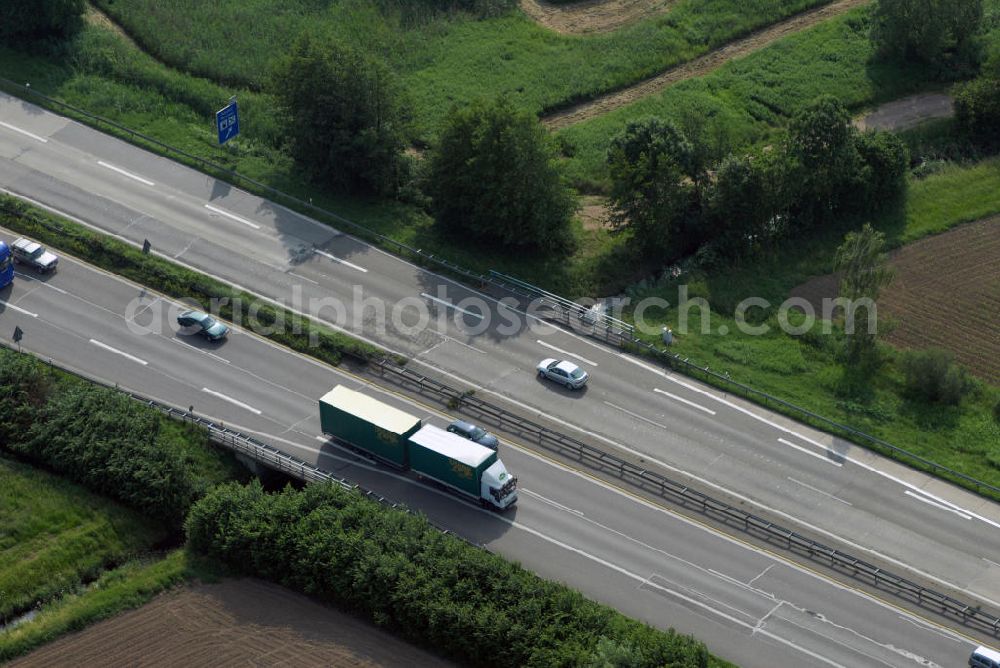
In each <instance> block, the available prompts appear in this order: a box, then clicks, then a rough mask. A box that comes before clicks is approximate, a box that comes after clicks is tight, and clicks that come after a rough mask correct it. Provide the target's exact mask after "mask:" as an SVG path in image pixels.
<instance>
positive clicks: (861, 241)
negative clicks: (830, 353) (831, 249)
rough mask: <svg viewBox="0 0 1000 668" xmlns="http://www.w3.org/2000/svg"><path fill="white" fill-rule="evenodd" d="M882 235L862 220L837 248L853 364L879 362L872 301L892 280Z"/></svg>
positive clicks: (873, 301)
mask: <svg viewBox="0 0 1000 668" xmlns="http://www.w3.org/2000/svg"><path fill="white" fill-rule="evenodd" d="M884 248H885V235H884V234H882V233H881V232H878V231H876V230H875V229H873V228H872V226H871V225H870V224H867V223H866V224H865V226H864V227H863V228H861V230H860V231H858V232H850V233H848V234H847V236H846V237H844V243H843V244H841V245H840V247H839V248H838V249H837V255H836V259H835V266H836V268H837V270H838V271H840V272H842V274H841V279H840V296H841V297H845V298H847V299H848V300H850V302H851V305H850V306H849V307H848V309H847V314H846V322H845V329H846V331H847V337H846V339H847V350H846V351H845V352H846V353H847V355H846V357H847V362H848V364H850V365H854V366H859V365H860V366H864V367H869V366H875V365H876V364H877V362H878V349H877V347H876V343H877V341H878V334H879V328H878V320H877V313H878V312H877V310H876V306H875V302H876V301H877V300H878V297H879V294H880V293H881V291H882V288H884V287H885V286H887V285H889V283H890V282H891V281H892V269H890V268H889V267H888V266H887V264H886V263H887V257H886V254H885V252H884Z"/></svg>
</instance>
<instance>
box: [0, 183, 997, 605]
mask: <svg viewBox="0 0 1000 668" xmlns="http://www.w3.org/2000/svg"><path fill="white" fill-rule="evenodd" d="M0 190H2V191H4V192H7V193H9V194H18V196H20V197H22V198H23V199H25V200H27V201H30V202H32V203H33V204H35V205H37V206H39V207H41V208H43V209H45V210H48V211H52V212H54V213H57V214H59V215H62V216H64V217H66V218H68V219H70V220H73V221H75V222H77V223H79V224H81V225H84V226H85V227H87V228H89V229H93V230H96V231H98V232H101V233H102V234H107V235H109V236H112V237H114V238H117V239H119V240H121V241H123V242H124V243H127V244H129V245H131V246H134V247H138V246H139V244H138V243H137V242H136V241H134V240H132V239H128V238H127V237H124V236H122V235H120V234H116V233H113V232H111V233H109V232H108V231H107V230H104V229H103V228H100V227H98V226H96V225H93V224H91V223H89V222H87V221H84V220H82V219H80V218H78V217H76V216H74V215H72V214H70V213H67V212H64V211H62V210H60V209H58V208H56V207H52V206H49V205H47V204H45V203H43V202H39V201H38V200H35V199H33V198H31V197H27V196H24V195H21V194H19V193H14V192H12V191H10V190H9V189H6V188H0ZM369 247H370V248H371V249H372V250H374V251H376V252H379V253H382V254H383V255H386V256H387V257H390V258H392V259H394V260H397V261H402V262H403V263H404V264H408V265H410V266H412V267H413V268H415V269H417V270H419V271H421V272H426V273H429V274H431V275H434V276H438V275H437V274H434V273H433V272H427V271H426V270H425V269H423V268H421V267H418V266H417V265H415V264H413V263H410V262H406V261H405V260H401V259H400V258H398V257H396V256H393V255H391V254H389V253H386V252H385V251H382V250H381V249H379V248H377V247H371V246H369ZM153 252H154V254H157V255H159V256H161V257H169V256H167V255H165V254H163V253H159V252H157V251H156V250H154V251H153ZM178 264H180V265H181V266H184V267H186V268H188V269H191V270H194V271H200V272H201V273H203V274H206V275H208V276H211V277H212V278H216V279H218V280H223V281H226V282H229V283H230V284H232V285H233V286H234V287H235V288H237V289H241V290H244V291H246V292H248V293H250V294H253V295H255V296H257V297H258V298H260V299H262V300H264V301H266V302H268V303H271V304H274V305H278V306H283V305H282V304H280V303H279V302H278V301H276V300H275V299H273V298H271V297H268V296H266V295H263V294H261V293H259V292H257V291H255V290H251V289H248V288H245V287H243V286H240V285H239V284H237V283H234V282H232V281H228V280H227V279H223V278H221V277H219V276H216V275H213V274H211V273H208V272H205V271H203V270H202V269H199V268H197V267H194V266H192V265H190V264H187V263H184V262H178ZM98 271H101V270H98ZM101 273H104V274H105V275H107V276H109V277H112V278H114V279H115V280H119V281H122V282H124V283H125V284H130V285H134V286H136V287H141V286H138V285H137V284H134V283H131V282H129V281H125V280H123V279H122V278H121V277H120V276H116V275H114V274H111V273H110V272H106V271H101ZM438 277H439V278H441V280H444V281H447V282H450V283H452V284H455V285H458V286H459V287H462V288H463V289H468V288H467V287H466V286H461V285H460V284H458V283H456V282H455V281H453V280H451V279H447V278H444V277H440V276H438ZM480 294H481V293H480ZM486 298H487V299H490V300H492V301H494V302H496V301H497V300H496V299H494V298H492V297H486ZM284 307H285V308H287V306H286V305H284ZM508 308H511V307H508ZM18 310H20V309H18ZM290 310H292V311H293V312H296V313H298V314H299V315H303V316H306V315H307V314H304V313H302V312H301V311H297V310H295V309H290ZM512 310H517V309H513V308H512ZM522 313H523V311H522ZM31 315H32V317H37V316H36V315H35V314H31ZM526 315H527V316H528V317H529V319H532V320H536V321H538V322H539V323H545V321H544V320H542V319H541V318H538V317H536V316H531V315H530V314H526ZM324 324H327V325H329V326H332V327H333V328H334V329H336V330H337V331H342V332H345V333H349V334H351V335H353V336H355V337H357V338H360V339H362V340H364V341H366V342H368V343H371V344H373V345H381V344H379V343H377V342H375V341H372V340H371V339H368V338H367V337H365V336H363V335H359V334H358V333H355V332H351V331H350V330H346V329H345V328H343V327H338V326H336V325H335V324H333V323H328V322H327V323H324ZM545 324H546V326H550V325H548V324H547V323H545ZM562 331H564V333H566V334H567V335H569V336H571V337H574V338H578V339H579V338H580V337H577V336H575V335H574V334H572V333H571V332H567V331H565V330H562ZM267 343H268V345H272V346H274V347H276V348H279V346H277V345H275V344H273V343H270V342H267ZM381 347H383V348H386V349H388V348H387V347H386V346H384V345H381ZM621 356H622V357H624V358H625V359H627V360H628V361H629V362H631V363H634V364H637V365H639V366H646V365H643V364H642V363H641V362H639V361H637V360H633V359H630V358H628V357H627V356H624V355H621ZM308 361H310V362H312V363H314V364H316V365H318V366H324V365H321V364H320V363H319V362H317V361H314V360H308ZM414 361H415V362H417V363H418V364H419V363H423V362H422V361H421V360H414ZM324 368H327V367H325V366H324ZM432 368H433V367H432ZM647 368H649V367H647ZM435 371H437V372H439V373H442V374H444V375H445V376H447V377H450V378H454V379H456V380H459V381H461V382H464V383H466V384H472V385H473V386H474V387H477V388H478V389H481V390H482V391H483V392H484V393H487V394H492V395H495V396H498V397H500V398H501V399H503V400H505V401H508V402H510V403H513V404H514V405H518V406H520V407H521V408H524V409H527V410H535V409H534V408H533V407H531V406H528V405H527V404H524V403H523V402H519V401H517V400H515V399H512V398H510V397H507V396H505V395H503V394H500V393H498V392H495V391H493V390H490V389H488V388H483V387H481V386H479V385H476V384H475V383H470V381H468V379H465V378H462V377H460V376H457V375H455V374H452V373H450V372H447V371H442V370H439V369H435ZM654 372H656V373H660V374H661V375H664V376H665V377H668V378H670V377H669V376H667V375H666V374H665V373H663V372H662V371H659V370H654ZM670 379H671V380H673V381H674V382H680V381H676V380H675V379H673V378H670ZM681 384H684V383H681ZM692 389H695V390H696V391H699V392H703V393H705V392H704V391H702V390H698V389H697V388H692ZM705 394H708V393H705ZM709 396H712V395H710V394H709ZM713 398H716V397H713ZM727 403H728V402H727ZM740 410H744V409H740ZM751 415H752V416H753V417H754V418H755V419H762V418H759V416H756V415H753V414H751ZM554 419H555V421H556V422H558V423H559V424H562V425H563V426H565V427H567V428H569V429H572V430H573V431H577V432H580V433H583V434H586V435H588V436H591V437H593V438H596V439H598V440H601V441H604V442H606V443H608V444H610V445H612V446H614V447H616V448H618V449H621V450H623V451H626V452H629V453H631V454H634V455H638V456H643V457H647V458H648V454H646V453H641V452H638V451H636V450H634V449H631V448H628V447H626V446H623V445H622V444H620V443H617V442H615V441H613V440H611V439H608V438H606V437H604V436H602V435H600V434H596V433H594V432H591V431H588V430H585V429H582V428H580V427H579V426H577V425H575V424H572V423H569V422H566V421H564V420H559V419H558V418H554ZM782 429H784V428H782ZM522 450H524V451H525V452H531V451H529V450H526V449H524V448H522ZM532 454H534V456H537V454H535V453H532ZM653 461H654V462H655V463H657V464H659V465H661V466H664V467H665V468H667V469H669V470H673V471H676V472H679V473H683V474H685V475H688V476H689V477H691V478H693V479H696V480H699V481H700V482H701V483H703V484H705V485H707V486H709V487H711V488H713V489H717V490H720V491H724V492H728V493H732V492H731V491H730V490H727V489H726V488H725V487H723V486H721V485H719V484H716V483H713V482H712V481H709V480H707V479H704V478H701V477H700V476H697V475H693V474H691V473H688V472H686V471H684V470H683V469H678V468H677V467H673V466H670V465H668V464H666V463H665V462H661V461H657V460H655V459H654V460H653ZM859 465H861V466H863V467H865V468H869V467H868V466H867V465H865V464H860V463H859ZM870 470H872V471H873V472H875V473H878V474H880V475H885V476H887V477H891V476H888V474H883V473H882V472H880V471H878V470H877V469H874V468H871V469H870ZM578 475H583V474H580V473H579V472H578ZM899 482H901V484H904V485H909V484H908V483H904V482H902V481H899ZM622 493H624V492H622ZM734 496H735V497H736V498H740V499H743V500H744V501H746V502H748V503H752V504H754V505H755V506H757V507H759V508H762V509H765V510H767V511H769V512H772V513H774V514H776V515H778V516H781V517H785V518H787V519H789V520H792V521H797V522H800V523H801V524H803V526H807V527H809V528H810V529H811V530H813V531H816V532H817V533H820V534H822V535H826V536H829V537H832V538H835V539H839V540H843V541H844V542H845V543H846V544H849V545H851V546H852V547H853V548H854V549H858V550H860V551H863V552H865V553H869V554H873V555H875V556H878V557H879V558H882V559H884V560H886V561H888V562H890V563H893V564H895V565H897V566H899V567H901V568H903V569H905V570H907V571H909V572H913V573H917V574H919V575H921V576H922V577H925V578H927V579H929V580H931V581H933V582H937V583H940V584H942V585H945V586H948V587H952V588H957V589H958V590H959V591H962V592H963V593H967V594H969V595H971V596H974V597H975V598H979V599H980V600H985V601H986V602H987V603H989V604H991V605H994V606H1000V603H997V602H994V601H992V600H989V599H983V598H982V597H981V595H980V594H978V593H976V592H973V591H971V590H969V589H966V588H962V587H956V586H955V585H953V584H952V583H950V582H948V581H946V580H943V579H941V578H938V577H935V576H933V575H931V574H929V573H926V572H924V571H921V570H920V569H917V568H914V567H912V566H910V565H908V564H906V563H904V562H901V561H899V560H897V559H893V558H892V557H889V556H887V555H884V554H882V553H880V552H878V551H877V550H874V549H871V548H869V547H866V546H864V545H861V544H857V543H853V542H851V541H849V540H845V539H844V538H843V537H842V536H839V535H838V534H835V533H833V532H831V531H828V530H826V529H823V528H821V527H819V526H816V525H812V524H809V523H808V522H803V521H801V520H799V519H797V518H795V517H793V516H791V515H790V514H788V513H785V512H783V511H780V510H778V509H776V508H771V507H769V506H767V505H764V504H762V503H760V502H757V501H754V500H753V499H750V498H749V497H744V496H742V495H739V494H735V495H734ZM979 519H982V520H983V521H986V522H989V523H991V524H995V523H993V522H992V521H990V520H986V519H985V518H979ZM997 526H1000V525H997ZM885 605H888V604H885Z"/></svg>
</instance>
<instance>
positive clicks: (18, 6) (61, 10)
mask: <svg viewBox="0 0 1000 668" xmlns="http://www.w3.org/2000/svg"><path fill="white" fill-rule="evenodd" d="M83 10H84V0H3V2H0V40H2V41H3V42H4V43H10V44H18V45H35V44H37V43H39V42H47V41H50V40H54V41H58V40H61V39H65V38H66V37H69V36H70V35H72V34H74V33H76V32H77V31H78V30H79V29H80V28H81V26H82V25H83V20H82V18H83Z"/></svg>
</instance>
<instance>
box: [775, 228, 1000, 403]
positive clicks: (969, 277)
mask: <svg viewBox="0 0 1000 668" xmlns="http://www.w3.org/2000/svg"><path fill="white" fill-rule="evenodd" d="M891 264H892V267H893V269H894V270H895V279H894V280H893V282H892V283H891V284H890V285H889V287H888V288H886V290H885V292H884V293H883V295H882V297H881V298H880V299H879V307H880V309H882V311H881V312H880V316H884V315H889V316H890V317H891V318H893V319H894V320H895V321H896V328H895V330H893V331H892V333H891V334H890V335H889V341H890V342H891V343H894V344H896V345H898V346H900V347H902V348H931V347H937V348H944V349H946V350H950V351H952V352H953V353H954V354H955V358H956V359H957V360H958V361H959V362H961V363H962V364H963V365H964V366H965V367H966V368H968V370H969V371H970V372H971V373H973V374H975V375H977V376H979V377H980V378H983V379H984V380H987V381H989V382H991V383H994V384H998V385H1000V216H993V217H991V218H986V219H984V220H980V221H977V222H975V223H969V224H967V225H962V226H961V227H957V228H955V229H953V230H950V231H948V232H945V233H943V234H938V235H936V236H933V237H929V238H927V239H922V240H920V241H916V242H914V243H912V244H907V245H906V246H904V247H902V248H901V249H899V250H898V251H896V252H895V253H893V255H892V258H891ZM836 292H837V280H836V279H835V278H834V277H831V276H820V277H818V278H815V279H812V280H811V281H808V282H807V283H804V284H803V285H801V286H799V287H798V288H796V289H795V290H794V291H793V294H795V295H799V296H803V297H805V298H806V299H808V300H809V301H810V302H811V303H813V304H814V305H816V306H818V305H819V304H820V303H821V300H822V299H823V298H824V297H835V296H836ZM817 312H819V311H817Z"/></svg>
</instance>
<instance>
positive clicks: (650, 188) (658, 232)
mask: <svg viewBox="0 0 1000 668" xmlns="http://www.w3.org/2000/svg"><path fill="white" fill-rule="evenodd" d="M697 155H698V152H697V151H696V150H695V149H694V147H693V146H692V144H691V142H689V141H688V139H687V137H685V136H684V133H683V132H682V131H681V130H680V129H678V128H677V126H676V125H674V124H672V123H669V122H663V121H660V120H659V119H656V118H649V119H646V120H642V121H633V122H630V123H629V124H628V126H627V127H626V128H625V132H624V133H622V134H621V135H619V136H617V137H615V138H614V139H613V140H612V141H611V145H610V147H609V148H608V156H607V162H608V168H609V171H610V173H611V194H610V197H609V199H610V202H611V207H612V210H611V224H612V226H613V227H614V229H615V230H617V231H624V230H629V231H631V233H632V237H633V238H634V239H635V241H636V242H637V243H638V245H639V248H640V250H641V251H642V252H643V253H644V254H645V255H647V256H654V255H656V254H660V253H667V252H670V250H671V249H672V248H673V249H677V248H679V247H682V246H684V245H685V242H684V239H680V238H677V237H679V236H680V234H681V233H682V232H683V230H685V228H687V227H688V225H689V223H690V222H691V219H692V218H693V217H694V216H693V213H694V209H695V208H696V206H697V201H698V197H697V194H698V191H697V188H696V186H695V184H696V183H698V182H699V181H701V180H702V175H701V174H699V173H698V171H697V167H698V160H697Z"/></svg>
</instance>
